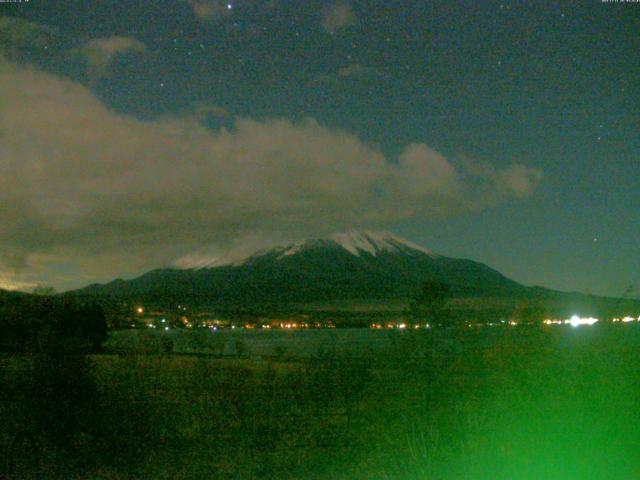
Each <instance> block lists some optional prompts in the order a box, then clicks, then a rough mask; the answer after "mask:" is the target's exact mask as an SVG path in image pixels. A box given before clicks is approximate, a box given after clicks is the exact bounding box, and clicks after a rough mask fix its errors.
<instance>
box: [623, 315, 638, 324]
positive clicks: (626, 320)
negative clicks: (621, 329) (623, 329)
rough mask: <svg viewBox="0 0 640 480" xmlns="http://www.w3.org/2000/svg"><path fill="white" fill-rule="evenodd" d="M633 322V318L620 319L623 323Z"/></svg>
mask: <svg viewBox="0 0 640 480" xmlns="http://www.w3.org/2000/svg"><path fill="white" fill-rule="evenodd" d="M634 320H635V319H634V318H633V317H629V316H627V317H624V318H623V319H622V321H623V322H624V323H629V322H633V321H634Z"/></svg>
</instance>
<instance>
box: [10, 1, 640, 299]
mask: <svg viewBox="0 0 640 480" xmlns="http://www.w3.org/2000/svg"><path fill="white" fill-rule="evenodd" d="M639 52H640V3H604V2H601V1H600V0H585V1H580V2H556V1H526V2H521V1H518V2H513V1H512V2H509V1H504V2H492V1H482V2H476V1H464V2H461V1H446V2H440V1H434V2H423V1H411V2H398V1H391V0H390V1H385V2H380V1H364V0H362V1H356V0H354V1H344V2H338V3H333V2H329V1H323V2H320V1H313V0H311V1H309V0H305V1H284V0H265V1H258V0H236V1H230V2H218V1H216V0H214V1H210V0H190V1H187V0H185V1H181V0H171V1H139V0H136V1H111V2H108V1H103V0H100V1H97V0H96V1H94V0H84V1H82V2H78V1H65V2H52V1H41V0H31V1H28V2H26V1H23V3H2V4H0V287H4V288H22V289H29V288H31V287H33V286H34V285H36V284H47V285H53V286H55V287H56V288H57V289H59V290H64V289H67V288H72V287H79V286H83V285H86V284H88V283H91V282H93V281H108V280H111V279H113V278H115V277H125V278H127V277H131V276H133V275H136V274H140V273H142V272H144V271H146V270H148V269H151V268H154V267H159V266H166V265H171V264H173V263H174V262H175V261H177V260H179V259H181V258H185V256H186V257H188V256H190V255H214V254H215V255H217V254H220V252H228V251H235V250H241V249H245V250H247V251H248V250H250V249H252V248H254V247H258V246H263V245H266V244H270V243H274V242H278V241H281V240H285V239H300V238H306V237H310V236H311V237H314V236H320V235H325V234H328V233H331V232H333V231H339V230H345V229H350V228H369V229H383V230H390V231H393V232H395V233H397V234H399V235H402V236H404V237H406V238H408V239H410V240H412V241H413V242H416V243H419V244H421V245H424V246H426V247H428V248H430V249H432V250H434V251H436V252H439V253H442V254H444V255H449V256H455V257H465V258H471V259H474V260H477V261H481V262H484V263H487V264H489V265H490V266H492V267H494V268H496V269H498V270H499V271H501V272H502V273H504V274H505V275H507V276H509V277H511V278H513V279H514V280H517V281H520V282H522V283H524V284H527V285H544V286H547V287H551V288H557V289H561V290H578V291H583V292H591V293H594V294H607V295H614V296H620V295H622V294H623V293H624V292H625V291H626V290H627V289H628V288H630V287H631V289H632V290H631V292H632V295H633V296H636V297H640V269H639V267H640V135H639V130H640V128H639V127H640V81H639V80H640V53H639Z"/></svg>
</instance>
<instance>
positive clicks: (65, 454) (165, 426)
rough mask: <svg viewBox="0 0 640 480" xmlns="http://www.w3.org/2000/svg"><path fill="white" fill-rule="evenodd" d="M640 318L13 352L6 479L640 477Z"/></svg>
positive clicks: (3, 440)
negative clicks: (298, 349)
mask: <svg viewBox="0 0 640 480" xmlns="http://www.w3.org/2000/svg"><path fill="white" fill-rule="evenodd" d="M639 342H640V331H638V330H637V329H636V328H635V326H631V325H629V326H619V327H616V328H613V327H612V326H602V327H597V326H594V327H584V328H582V327H581V328H578V329H571V328H570V327H547V328H544V329H542V328H535V329H533V328H532V329H525V328H511V329H509V328H505V329H497V330H494V331H493V332H491V333H490V334H488V333H487V331H473V332H464V333H463V332H453V331H447V330H444V329H442V330H436V331H433V332H424V331H420V332H417V331H416V332H413V331H407V332H398V333H397V335H395V336H394V339H393V341H392V342H391V344H390V345H389V348H388V349H387V350H386V351H384V352H380V351H377V352H370V353H367V352H363V351H362V350H359V351H358V352H355V351H353V352H352V351H350V350H349V349H348V348H347V349H344V350H342V351H326V352H324V353H320V354H319V355H315V356H314V357H312V358H308V359H296V358H279V359H260V358H237V359H219V358H213V357H210V356H197V355H193V356H178V355H170V354H155V355H152V354H121V355H106V354H98V355H90V356H85V355H82V354H81V353H75V354H65V355H55V354H54V353H51V352H50V353H40V354H31V355H11V356H4V357H1V359H0V388H1V391H2V392H3V395H2V398H1V400H0V421H1V423H0V474H2V475H5V476H7V477H8V478H20V479H24V478H45V479H47V478H51V479H58V478H60V479H61V478H65V479H66V478H82V479H85V478H86V479H89V478H90V479H116V478H123V479H124V478H127V479H128V478H140V479H143V478H144V479H165V478H166V479H275V478H277V479H325V478H326V479H341V478H345V479H346V478H349V479H380V480H382V479H516V480H517V479H539V478H545V479H556V478H557V479H563V480H566V479H572V478H576V479H579V478H580V479H582V478H591V479H600V478H602V479H605V478H606V479H629V478H640V456H639V455H638V454H637V452H638V447H639V446H640V443H639V441H640V428H638V427H640V417H639V415H640V413H639V410H638V400H639V395H640V393H639V392H640V375H638V373H640V372H639V370H640V358H638V346H639V345H640V344H639Z"/></svg>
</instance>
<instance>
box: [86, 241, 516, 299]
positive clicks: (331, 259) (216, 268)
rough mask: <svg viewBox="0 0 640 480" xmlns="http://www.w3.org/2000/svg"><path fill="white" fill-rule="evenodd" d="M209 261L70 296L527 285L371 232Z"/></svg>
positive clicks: (490, 289)
mask: <svg viewBox="0 0 640 480" xmlns="http://www.w3.org/2000/svg"><path fill="white" fill-rule="evenodd" d="M210 265H211V266H209V267H205V268H202V267H199V268H164V269H158V270H153V271H151V272H148V273H146V274H144V275H142V276H140V277H138V278H135V279H133V280H129V281H124V280H116V281H113V282H110V283H108V284H104V285H97V284H96V285H91V286H89V287H86V288H84V289H81V290H78V291H76V292H74V293H76V294H84V295H111V296H123V297H137V298H148V299H156V300H162V299H164V300H166V301H170V300H171V299H179V300H180V299H181V300H182V301H187V300H189V301H192V302H197V303H212V304H237V303H253V302H268V303H289V302H315V301H333V300H344V299H358V300H370V299H396V298H406V297H407V296H409V295H411V294H412V293H413V292H414V291H415V289H416V288H417V287H418V286H419V285H420V284H421V283H422V282H424V281H427V280H437V281H442V282H446V283H448V284H449V285H451V287H452V290H453V291H454V293H456V294H457V295H463V296H476V295H489V294H491V295H507V294H508V295H512V294H516V293H518V292H522V291H523V290H524V289H525V287H523V286H521V285H519V284H518V283H516V282H514V281H512V280H509V279H508V278H506V277H505V276H503V275H502V274H500V273H499V272H497V271H495V270H493V269H491V268H490V267H488V266H486V265H483V264H481V263H477V262H473V261H471V260H462V259H454V258H448V257H444V256H441V255H437V254H434V253H433V252H431V251H429V250H427V249H425V248H422V247H420V246H418V245H415V244H413V243H411V242H408V241H406V240H404V239H402V238H400V237H398V236H396V235H393V234H390V233H378V232H368V231H352V232H347V233H340V234H334V235H332V236H330V237H327V238H322V239H312V240H307V241H304V242H297V243H291V244H286V245H281V246H278V247H275V248H271V249H267V250H261V251H258V252H256V253H254V254H253V255H250V256H249V257H246V258H243V259H240V260H236V261H233V262H226V263H225V262H224V261H220V260H216V261H215V262H212V263H211V264H210Z"/></svg>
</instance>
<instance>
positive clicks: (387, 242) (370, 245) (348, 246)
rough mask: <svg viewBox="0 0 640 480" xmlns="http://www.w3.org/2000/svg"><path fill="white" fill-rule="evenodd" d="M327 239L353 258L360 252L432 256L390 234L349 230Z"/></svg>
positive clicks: (425, 250) (424, 249) (423, 249)
mask: <svg viewBox="0 0 640 480" xmlns="http://www.w3.org/2000/svg"><path fill="white" fill-rule="evenodd" d="M329 239H330V240H332V241H333V242H335V243H337V244H338V245H340V246H341V247H342V248H344V249H345V250H347V251H348V252H349V253H351V254H353V255H355V256H359V255H360V253H361V252H366V253H369V254H371V255H373V256H375V255H377V254H378V253H379V252H383V251H386V252H398V251H402V250H406V249H410V250H417V251H420V252H422V253H425V254H427V255H433V252H431V251H430V250H428V249H426V248H423V247H421V246H419V245H416V244H415V243H412V242H410V241H408V240H405V239H404V238H401V237H399V236H397V235H394V234H393V233H390V232H372V231H369V230H351V231H348V232H342V233H334V234H333V235H331V236H329Z"/></svg>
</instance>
